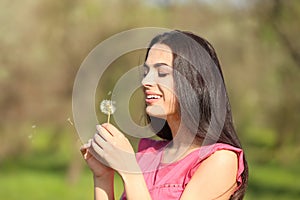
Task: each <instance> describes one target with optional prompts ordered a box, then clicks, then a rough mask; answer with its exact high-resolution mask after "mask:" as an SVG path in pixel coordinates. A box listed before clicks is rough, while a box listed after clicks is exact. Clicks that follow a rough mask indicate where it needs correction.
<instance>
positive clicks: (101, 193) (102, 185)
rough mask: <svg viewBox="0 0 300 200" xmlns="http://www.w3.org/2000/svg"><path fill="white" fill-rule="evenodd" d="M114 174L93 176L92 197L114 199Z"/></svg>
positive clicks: (97, 199) (101, 199) (103, 199)
mask: <svg viewBox="0 0 300 200" xmlns="http://www.w3.org/2000/svg"><path fill="white" fill-rule="evenodd" d="M113 180H114V174H113V173H112V174H107V175H105V176H102V177H95V176H94V199H95V200H113V199H114V181H113Z"/></svg>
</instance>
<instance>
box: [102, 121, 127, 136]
mask: <svg viewBox="0 0 300 200" xmlns="http://www.w3.org/2000/svg"><path fill="white" fill-rule="evenodd" d="M101 126H102V127H103V128H104V129H105V130H107V131H108V132H109V133H110V134H111V135H112V136H114V137H124V135H123V133H121V132H120V131H119V129H117V128H116V127H115V126H113V125H111V124H109V123H104V124H102V125H101Z"/></svg>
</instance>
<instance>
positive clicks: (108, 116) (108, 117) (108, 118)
mask: <svg viewBox="0 0 300 200" xmlns="http://www.w3.org/2000/svg"><path fill="white" fill-rule="evenodd" d="M109 120H110V112H108V115H107V123H108V124H109Z"/></svg>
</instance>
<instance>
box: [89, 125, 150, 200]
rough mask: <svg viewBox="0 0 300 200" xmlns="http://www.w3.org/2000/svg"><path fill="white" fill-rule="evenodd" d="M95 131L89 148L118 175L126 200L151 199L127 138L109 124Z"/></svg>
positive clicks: (98, 191)
mask: <svg viewBox="0 0 300 200" xmlns="http://www.w3.org/2000/svg"><path fill="white" fill-rule="evenodd" d="M97 130H98V134H95V136H94V139H93V140H92V142H91V147H92V149H93V151H95V152H96V153H97V155H98V156H99V157H100V159H101V160H103V161H104V162H105V163H107V164H108V166H110V167H111V168H113V169H114V170H115V171H116V172H118V173H119V174H120V176H121V177H122V180H123V183H124V187H125V191H126V197H127V199H128V200H140V199H143V200H144V199H146V200H147V199H151V197H150V193H149V191H148V188H147V185H146V182H145V180H144V176H143V174H142V171H141V169H140V167H139V165H138V163H137V160H136V157H135V153H134V151H133V148H132V146H131V144H130V143H129V141H128V140H127V138H126V137H125V136H124V135H123V134H122V133H121V132H120V131H119V130H118V129H117V128H115V127H114V126H112V125H111V124H104V125H102V126H97ZM107 187H108V188H107V189H109V188H110V187H109V186H107ZM101 188H102V189H103V187H101ZM96 189H97V188H96ZM96 192H97V197H98V193H99V194H102V192H103V191H101V190H99V189H97V190H96ZM99 196H100V195H99Z"/></svg>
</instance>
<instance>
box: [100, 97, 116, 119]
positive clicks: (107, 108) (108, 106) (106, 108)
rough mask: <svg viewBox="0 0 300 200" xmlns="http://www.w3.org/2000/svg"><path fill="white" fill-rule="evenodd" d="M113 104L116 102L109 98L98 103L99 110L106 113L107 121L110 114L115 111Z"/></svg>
mask: <svg viewBox="0 0 300 200" xmlns="http://www.w3.org/2000/svg"><path fill="white" fill-rule="evenodd" d="M115 104H116V102H115V101H111V100H103V101H102V102H101V103H100V110H101V112H103V113H104V114H106V115H107V123H109V120H110V115H112V114H114V112H115V111H116V106H115Z"/></svg>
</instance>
